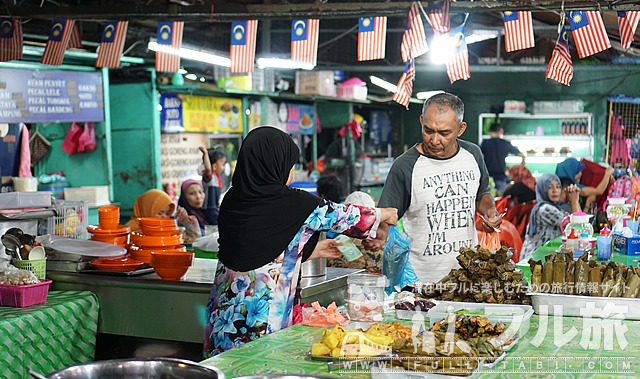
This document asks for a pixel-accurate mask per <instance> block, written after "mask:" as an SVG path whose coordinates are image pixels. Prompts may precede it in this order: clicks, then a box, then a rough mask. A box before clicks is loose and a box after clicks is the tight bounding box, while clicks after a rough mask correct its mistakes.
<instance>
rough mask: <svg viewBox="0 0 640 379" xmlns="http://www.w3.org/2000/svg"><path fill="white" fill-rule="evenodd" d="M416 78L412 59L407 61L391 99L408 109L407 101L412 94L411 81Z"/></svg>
mask: <svg viewBox="0 0 640 379" xmlns="http://www.w3.org/2000/svg"><path fill="white" fill-rule="evenodd" d="M415 78H416V69H415V67H414V65H413V59H409V61H408V62H407V66H406V67H405V69H404V72H403V73H402V76H401V77H400V80H399V81H398V86H397V88H396V92H395V93H394V94H393V96H392V97H391V99H392V100H393V101H395V102H396V103H398V104H402V105H404V106H405V108H407V109H409V101H410V100H411V94H412V93H413V81H414V80H415Z"/></svg>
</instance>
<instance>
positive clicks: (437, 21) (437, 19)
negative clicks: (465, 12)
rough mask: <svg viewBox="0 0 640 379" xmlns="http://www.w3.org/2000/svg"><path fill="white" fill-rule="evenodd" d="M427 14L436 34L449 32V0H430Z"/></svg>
mask: <svg viewBox="0 0 640 379" xmlns="http://www.w3.org/2000/svg"><path fill="white" fill-rule="evenodd" d="M427 14H428V15H429V22H430V23H431V27H432V28H433V31H434V32H436V34H442V33H449V0H444V1H443V0H440V1H434V2H429V3H428V4H427Z"/></svg>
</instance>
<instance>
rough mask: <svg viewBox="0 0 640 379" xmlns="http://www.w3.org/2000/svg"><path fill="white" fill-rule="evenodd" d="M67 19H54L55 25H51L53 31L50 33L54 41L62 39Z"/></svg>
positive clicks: (50, 37)
mask: <svg viewBox="0 0 640 379" xmlns="http://www.w3.org/2000/svg"><path fill="white" fill-rule="evenodd" d="M64 25H65V21H62V20H53V25H52V26H51V33H49V39H50V40H52V41H60V40H61V39H62V34H63V32H64Z"/></svg>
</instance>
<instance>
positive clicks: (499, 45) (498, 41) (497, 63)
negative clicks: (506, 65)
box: [496, 33, 502, 66]
mask: <svg viewBox="0 0 640 379" xmlns="http://www.w3.org/2000/svg"><path fill="white" fill-rule="evenodd" d="M501 37H502V36H501V35H500V33H498V37H496V66H500V50H501V48H502V43H500V42H501V40H502V38H501Z"/></svg>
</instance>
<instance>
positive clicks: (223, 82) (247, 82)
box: [218, 75, 253, 91]
mask: <svg viewBox="0 0 640 379" xmlns="http://www.w3.org/2000/svg"><path fill="white" fill-rule="evenodd" d="M218 87H219V88H230V89H237V90H243V91H251V90H252V89H253V87H252V82H251V76H248V75H244V76H230V77H226V78H220V79H218Z"/></svg>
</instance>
